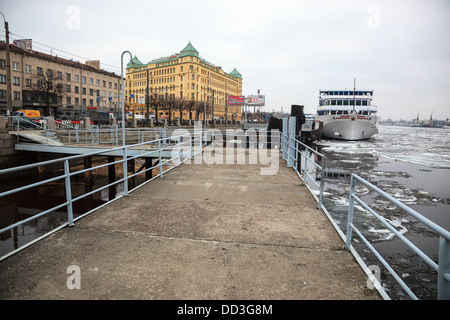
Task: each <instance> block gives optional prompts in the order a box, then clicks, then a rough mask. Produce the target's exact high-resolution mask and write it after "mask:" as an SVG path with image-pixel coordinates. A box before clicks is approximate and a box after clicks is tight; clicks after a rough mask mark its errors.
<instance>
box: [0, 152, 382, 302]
mask: <svg viewBox="0 0 450 320" xmlns="http://www.w3.org/2000/svg"><path fill="white" fill-rule="evenodd" d="M343 246H344V243H343V242H342V240H341V239H340V237H339V236H338V234H337V233H336V231H335V230H334V228H333V226H332V225H331V223H330V222H329V221H328V219H327V218H326V216H325V214H324V213H322V212H321V211H320V210H318V209H317V203H316V202H315V201H314V199H313V197H312V196H311V194H310V193H309V191H308V190H307V189H306V188H305V187H304V186H302V185H301V181H300V180H299V178H298V177H297V176H296V174H295V173H294V172H293V170H292V169H291V168H286V166H285V162H284V161H281V159H280V167H279V171H278V174H277V175H269V176H262V175H260V170H259V166H258V165H250V164H244V165H237V164H236V165H225V164H224V165H195V164H183V165H181V166H180V167H178V168H175V169H174V170H172V171H170V172H168V173H167V174H165V175H164V178H163V179H159V178H158V179H156V180H155V181H152V182H150V183H149V184H147V185H145V186H143V187H141V188H139V189H138V190H136V191H134V192H132V193H130V194H129V196H128V197H123V198H121V199H119V200H117V201H115V202H113V203H111V204H110V205H108V206H106V207H104V208H102V209H100V210H98V211H96V212H94V213H92V214H91V215H89V216H87V217H85V218H83V219H81V220H79V221H78V222H76V224H75V226H74V227H70V228H65V229H63V230H61V231H59V232H57V233H55V234H53V235H52V236H50V237H48V238H46V239H44V240H42V241H40V242H38V243H36V244H34V245H32V246H31V247H29V248H27V249H25V250H23V251H21V252H19V253H17V254H16V255H14V256H12V257H10V258H8V259H6V260H5V261H3V262H0V299H211V300H212V299H276V300H280V299H281V300H298V299H380V297H379V295H378V293H377V291H376V290H369V289H368V288H367V287H366V280H367V277H366V276H365V274H364V272H363V271H362V270H361V268H360V267H359V265H358V264H357V262H356V261H355V260H354V259H353V257H352V255H351V254H350V253H349V252H347V251H345V250H343ZM72 265H75V266H78V267H79V270H80V280H81V282H80V285H81V288H80V289H72V290H70V289H68V287H67V279H68V277H69V276H71V274H69V273H67V268H68V267H69V266H72Z"/></svg>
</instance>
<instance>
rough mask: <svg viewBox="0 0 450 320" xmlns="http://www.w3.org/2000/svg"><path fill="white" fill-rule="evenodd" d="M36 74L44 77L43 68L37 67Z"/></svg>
mask: <svg viewBox="0 0 450 320" xmlns="http://www.w3.org/2000/svg"><path fill="white" fill-rule="evenodd" d="M36 73H37V74H38V76H41V75H42V68H41V67H37V70H36Z"/></svg>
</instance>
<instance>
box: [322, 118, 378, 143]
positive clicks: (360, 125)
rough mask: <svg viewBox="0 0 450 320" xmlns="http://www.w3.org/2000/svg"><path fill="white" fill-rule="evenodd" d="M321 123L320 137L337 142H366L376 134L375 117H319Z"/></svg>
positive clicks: (376, 123) (376, 122)
mask: <svg viewBox="0 0 450 320" xmlns="http://www.w3.org/2000/svg"><path fill="white" fill-rule="evenodd" d="M318 119H319V120H320V121H322V122H323V130H322V136H323V137H324V138H328V139H339V140H366V139H369V138H370V137H372V136H373V135H375V134H377V133H378V121H377V117H376V116H353V115H345V116H335V115H334V116H333V115H325V116H319V117H318Z"/></svg>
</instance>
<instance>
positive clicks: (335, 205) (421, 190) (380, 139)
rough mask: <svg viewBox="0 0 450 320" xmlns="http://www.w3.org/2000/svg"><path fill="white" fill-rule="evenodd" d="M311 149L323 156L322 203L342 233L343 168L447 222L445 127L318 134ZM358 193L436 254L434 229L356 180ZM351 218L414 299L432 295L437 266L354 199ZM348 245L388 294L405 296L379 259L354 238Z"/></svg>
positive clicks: (449, 172)
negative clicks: (341, 137)
mask: <svg viewBox="0 0 450 320" xmlns="http://www.w3.org/2000/svg"><path fill="white" fill-rule="evenodd" d="M318 149H319V150H320V151H321V152H322V153H324V154H325V156H326V159H327V161H326V166H327V174H326V178H325V197H324V205H325V207H326V208H327V210H328V211H329V212H330V214H331V215H332V217H333V218H334V219H335V221H336V222H337V224H338V225H339V226H340V227H341V229H342V230H343V231H344V233H346V223H347V210H348V203H349V184H350V174H351V173H356V174H358V175H359V176H361V177H363V178H365V179H366V180H368V181H369V182H371V183H372V184H374V185H376V186H377V187H379V188H380V189H382V190H383V191H385V192H387V193H388V194H390V195H392V196H393V197H394V198H396V199H398V200H400V201H401V202H403V203H404V204H406V205H408V206H409V207H411V208H412V209H414V210H416V211H417V212H419V213H421V214H422V215H424V216H425V217H427V218H428V219H430V220H431V221H433V222H435V223H437V224H438V225H440V226H441V227H443V228H444V229H446V230H450V188H449V186H450V184H449V182H450V130H447V129H440V128H425V127H397V126H381V127H380V131H379V134H377V135H375V136H373V137H372V138H371V139H369V140H365V141H338V140H322V141H321V142H319V143H318ZM356 191H357V194H358V196H359V197H360V198H361V199H362V200H364V201H365V202H366V203H367V204H370V207H371V208H372V209H374V210H375V211H376V212H377V213H379V214H380V215H382V216H383V217H384V218H385V219H386V220H387V221H388V222H390V223H391V224H392V225H393V226H395V228H396V229H397V230H398V231H400V232H401V233H402V234H403V236H405V237H406V238H408V239H409V240H410V241H412V242H413V243H414V244H415V245H416V246H417V247H418V248H419V249H420V250H422V251H423V252H424V253H426V254H427V255H428V256H429V257H430V258H431V259H433V260H434V261H435V262H437V260H438V237H437V235H436V234H435V233H434V232H432V231H430V230H429V229H428V228H426V227H425V226H424V225H423V224H422V223H419V222H418V221H417V220H415V219H414V218H413V217H411V216H410V215H408V214H407V213H405V212H403V211H402V210H400V209H399V208H398V207H396V206H395V205H393V204H392V203H390V202H389V201H387V200H385V199H384V198H382V197H381V196H378V195H377V194H376V193H375V192H371V191H369V190H368V189H367V188H366V187H364V186H361V185H359V186H358V187H357V189H356ZM355 225H356V226H357V227H358V228H360V230H363V232H362V233H363V234H364V235H365V236H366V237H367V238H368V239H370V241H371V243H372V245H374V247H375V248H377V250H380V253H381V254H382V256H383V258H385V259H386V260H387V261H388V262H389V263H390V264H391V266H393V268H394V270H395V271H396V272H397V274H398V275H399V276H400V277H402V279H403V281H405V282H406V283H407V284H408V285H409V286H410V288H411V289H412V291H413V292H414V293H415V294H416V295H417V296H418V298H419V299H436V292H437V289H436V277H437V273H436V272H435V271H434V270H433V269H431V267H429V266H428V265H427V264H425V263H424V262H423V260H422V259H421V258H419V257H418V256H417V254H415V253H414V252H413V251H412V250H411V249H410V248H408V247H407V246H406V245H404V244H403V243H402V242H401V241H400V240H399V239H398V238H397V237H396V236H395V235H394V234H393V233H392V232H391V231H390V230H389V229H387V228H386V227H385V226H384V225H382V224H381V222H379V221H378V220H376V219H375V218H373V216H372V215H370V214H369V213H368V211H366V210H365V209H364V208H363V207H361V206H359V205H356V208H355ZM354 237H355V239H356V240H354V241H353V245H354V246H355V248H357V251H358V252H359V254H360V255H361V256H362V257H363V258H364V259H365V260H366V264H367V265H376V266H378V267H379V268H380V270H381V282H382V284H383V286H384V288H385V290H386V291H387V293H388V294H389V296H391V298H392V299H409V297H408V296H407V295H406V293H404V292H403V291H402V290H401V288H400V287H399V286H398V285H396V283H395V281H394V280H393V279H392V277H390V276H388V272H387V271H386V270H383V266H382V264H381V263H380V262H379V261H378V260H375V259H373V254H372V253H371V252H369V250H368V249H367V247H366V246H365V245H364V244H363V243H362V241H361V240H359V241H358V236H354Z"/></svg>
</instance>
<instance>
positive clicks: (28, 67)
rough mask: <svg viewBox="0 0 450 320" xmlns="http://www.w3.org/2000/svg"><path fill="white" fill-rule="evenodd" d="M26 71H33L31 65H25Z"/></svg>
mask: <svg viewBox="0 0 450 320" xmlns="http://www.w3.org/2000/svg"><path fill="white" fill-rule="evenodd" d="M25 72H26V73H31V66H30V65H29V64H26V65H25Z"/></svg>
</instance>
